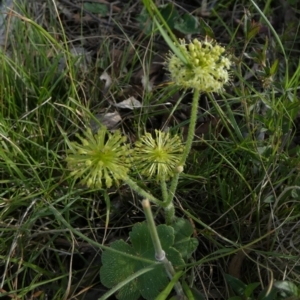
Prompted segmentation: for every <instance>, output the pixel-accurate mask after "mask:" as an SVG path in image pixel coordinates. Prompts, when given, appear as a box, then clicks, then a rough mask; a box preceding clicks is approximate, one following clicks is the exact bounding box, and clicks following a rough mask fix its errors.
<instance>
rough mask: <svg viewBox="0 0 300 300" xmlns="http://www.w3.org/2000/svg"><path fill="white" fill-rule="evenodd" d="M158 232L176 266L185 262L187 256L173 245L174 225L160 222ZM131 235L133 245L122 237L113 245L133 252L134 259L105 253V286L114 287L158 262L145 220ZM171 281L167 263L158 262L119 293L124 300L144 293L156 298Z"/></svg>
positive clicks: (123, 250)
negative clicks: (165, 265) (183, 256)
mask: <svg viewBox="0 0 300 300" xmlns="http://www.w3.org/2000/svg"><path fill="white" fill-rule="evenodd" d="M157 232H158V236H159V238H160V240H161V244H162V247H163V249H164V251H165V252H166V256H167V258H168V259H169V261H170V262H171V263H172V264H173V266H174V268H175V269H176V266H183V265H184V260H183V259H182V257H181V255H180V253H179V252H178V251H177V250H176V249H175V248H173V247H172V245H173V243H174V229H173V228H172V227H170V226H167V225H159V226H157ZM129 235H130V240H131V243H132V246H130V245H128V244H127V243H125V242H124V241H123V240H121V241H117V242H114V243H112V244H111V247H112V248H114V249H116V250H119V251H122V252H125V253H127V254H131V255H132V256H133V258H132V259H130V257H127V256H126V257H125V256H123V255H122V254H119V253H114V252H112V251H108V250H106V251H104V252H103V254H102V263H103V266H102V267H101V270H100V275H101V282H102V283H103V285H105V286H106V287H113V286H115V285H116V284H118V283H120V282H122V281H124V280H125V279H126V278H128V277H129V276H130V275H132V274H133V273H136V272H137V271H139V270H141V269H144V268H145V267H149V265H150V264H151V261H152V262H153V263H157V262H156V260H155V251H154V248H153V244H152V240H151V236H150V232H149V230H148V226H147V224H146V222H144V223H139V224H136V225H134V226H133V228H132V232H131V233H130V234H129ZM139 258H140V259H139ZM168 283H169V278H168V276H167V273H166V271H165V269H164V266H163V265H162V264H161V265H157V267H156V268H154V269H153V270H151V271H149V272H147V273H145V274H143V275H141V276H139V277H138V278H136V279H135V280H134V281H132V282H130V284H127V285H125V286H124V287H122V288H121V289H120V290H119V292H118V294H117V295H116V296H117V298H118V299H122V300H128V299H131V300H135V299H137V297H138V296H139V294H141V295H142V296H143V297H144V298H145V299H149V300H150V299H155V298H156V296H157V295H159V293H160V292H161V291H162V290H163V289H164V288H165V287H166V285H167V284H168ZM130 297H131V298H130Z"/></svg>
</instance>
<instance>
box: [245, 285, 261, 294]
mask: <svg viewBox="0 0 300 300" xmlns="http://www.w3.org/2000/svg"><path fill="white" fill-rule="evenodd" d="M258 286H260V283H259V282H253V283H250V284H248V285H247V287H246V289H245V296H246V297H250V296H251V295H252V294H253V291H254V290H255V289H256V288H257V287H258Z"/></svg>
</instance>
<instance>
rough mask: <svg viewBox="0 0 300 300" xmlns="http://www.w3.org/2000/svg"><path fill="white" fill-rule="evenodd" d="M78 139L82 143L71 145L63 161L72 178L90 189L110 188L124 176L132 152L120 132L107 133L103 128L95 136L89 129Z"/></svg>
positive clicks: (128, 166) (127, 170)
mask: <svg viewBox="0 0 300 300" xmlns="http://www.w3.org/2000/svg"><path fill="white" fill-rule="evenodd" d="M77 137H78V139H79V140H80V141H81V143H77V142H71V143H70V150H69V151H68V155H67V158H66V161H67V164H68V167H69V168H70V169H71V170H72V173H71V175H72V176H74V177H75V178H80V179H81V182H82V184H85V185H87V186H88V187H92V188H101V187H102V186H103V185H104V186H105V187H107V188H109V187H111V186H112V184H113V183H116V184H118V183H119V180H122V179H125V178H126V177H127V174H128V172H129V168H130V166H131V164H130V158H129V157H130V153H131V150H130V149H129V146H128V145H126V144H125V141H126V137H124V136H122V135H121V133H120V131H115V132H114V133H110V132H109V131H108V130H107V128H106V127H104V126H103V127H101V128H100V129H99V131H98V133H97V134H95V135H93V133H92V131H91V130H90V129H88V130H87V131H86V132H85V133H84V137H81V136H79V135H77Z"/></svg>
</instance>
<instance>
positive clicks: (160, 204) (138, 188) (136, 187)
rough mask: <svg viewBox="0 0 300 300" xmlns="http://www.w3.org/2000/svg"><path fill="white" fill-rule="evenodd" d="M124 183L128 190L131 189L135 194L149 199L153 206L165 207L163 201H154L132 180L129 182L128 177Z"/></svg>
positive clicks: (153, 198)
mask: <svg viewBox="0 0 300 300" xmlns="http://www.w3.org/2000/svg"><path fill="white" fill-rule="evenodd" d="M124 182H125V183H126V184H128V186H129V187H130V188H132V189H133V190H134V191H135V192H137V193H138V194H139V195H140V196H142V197H144V198H147V199H149V200H150V201H151V202H153V203H154V204H156V205H158V206H160V207H165V204H164V202H163V201H161V200H158V199H156V198H155V197H154V196H152V195H151V194H149V193H147V192H146V191H145V190H143V189H142V188H141V187H139V186H138V185H137V184H136V183H135V182H134V181H133V180H131V179H130V178H129V177H127V178H126V179H125V180H124Z"/></svg>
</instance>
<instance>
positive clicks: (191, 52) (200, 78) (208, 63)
mask: <svg viewBox="0 0 300 300" xmlns="http://www.w3.org/2000/svg"><path fill="white" fill-rule="evenodd" d="M179 50H180V51H181V52H182V54H183V55H184V56H185V57H186V58H187V61H188V64H184V62H182V60H181V59H180V58H179V57H177V56H176V55H175V54H173V53H170V55H169V57H168V60H167V62H166V65H167V68H168V70H169V72H170V74H171V80H172V81H174V82H175V84H176V85H178V86H180V87H181V88H192V89H197V90H199V91H201V92H219V91H221V90H222V89H223V86H224V84H226V83H228V81H229V73H228V70H229V69H230V66H231V64H232V63H231V61H230V59H229V58H228V57H226V55H225V49H224V48H223V47H221V46H220V45H218V44H217V43H216V42H209V41H208V40H207V39H206V40H205V41H203V42H200V41H199V40H197V39H194V40H193V41H192V42H191V43H189V44H186V43H185V41H184V40H180V45H179Z"/></svg>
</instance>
